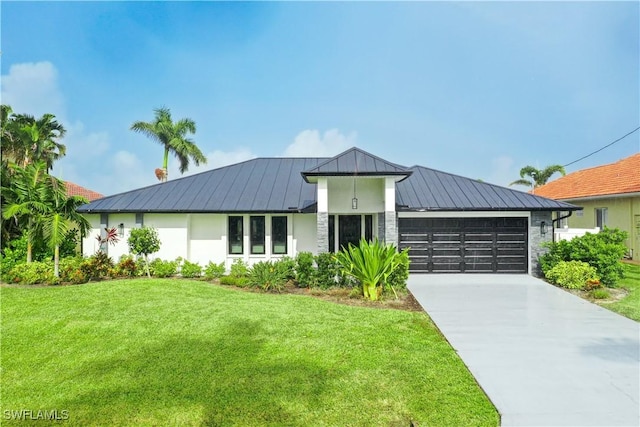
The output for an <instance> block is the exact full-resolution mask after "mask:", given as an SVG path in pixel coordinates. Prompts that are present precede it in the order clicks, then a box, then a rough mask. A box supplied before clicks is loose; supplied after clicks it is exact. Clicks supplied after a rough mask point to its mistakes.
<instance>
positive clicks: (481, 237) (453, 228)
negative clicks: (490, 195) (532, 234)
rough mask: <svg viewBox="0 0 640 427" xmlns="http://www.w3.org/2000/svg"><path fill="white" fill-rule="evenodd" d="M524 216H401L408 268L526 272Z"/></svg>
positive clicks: (443, 270) (424, 270)
mask: <svg viewBox="0 0 640 427" xmlns="http://www.w3.org/2000/svg"><path fill="white" fill-rule="evenodd" d="M527 224H528V220H527V219H526V218H400V220H399V223H398V225H399V234H400V245H399V247H400V249H403V248H406V247H410V248H411V249H410V251H409V257H410V259H411V264H412V265H411V266H410V271H414V272H432V273H446V272H465V273H491V272H505V273H507V272H509V273H526V272H527V269H528V262H527V256H528V255H527V254H528V249H527Z"/></svg>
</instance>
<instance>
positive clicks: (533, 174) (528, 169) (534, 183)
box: [509, 165, 566, 190]
mask: <svg viewBox="0 0 640 427" xmlns="http://www.w3.org/2000/svg"><path fill="white" fill-rule="evenodd" d="M554 173H560V174H562V176H565V175H566V172H565V170H564V167H562V166H560V165H551V166H547V167H546V168H544V169H536V168H534V167H533V166H525V167H523V168H522V169H520V179H518V180H515V181H513V182H512V183H511V184H509V186H511V185H526V186H527V187H531V188H532V189H533V190H535V189H536V188H538V187H540V186H541V185H545V184H546V183H547V181H549V179H550V178H551V176H552V175H553V174H554ZM525 176H528V177H530V178H531V179H524V177H525Z"/></svg>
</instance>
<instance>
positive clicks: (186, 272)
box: [180, 260, 202, 279]
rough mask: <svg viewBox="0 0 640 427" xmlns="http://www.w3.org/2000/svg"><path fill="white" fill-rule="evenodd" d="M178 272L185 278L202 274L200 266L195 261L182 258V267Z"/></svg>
mask: <svg viewBox="0 0 640 427" xmlns="http://www.w3.org/2000/svg"><path fill="white" fill-rule="evenodd" d="M180 274H181V275H182V277H186V278H190V279H192V278H195V277H200V276H202V266H201V265H200V264H198V263H197V262H195V263H194V262H190V261H188V260H184V262H183V263H182V268H181V269H180Z"/></svg>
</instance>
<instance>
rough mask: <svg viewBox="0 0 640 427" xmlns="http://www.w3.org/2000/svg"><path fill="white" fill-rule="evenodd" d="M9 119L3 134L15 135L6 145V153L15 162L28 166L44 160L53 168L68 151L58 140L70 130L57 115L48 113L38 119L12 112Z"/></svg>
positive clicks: (4, 148)
mask: <svg viewBox="0 0 640 427" xmlns="http://www.w3.org/2000/svg"><path fill="white" fill-rule="evenodd" d="M8 120H9V123H7V126H6V128H5V126H3V128H5V129H3V134H5V133H6V134H7V135H8V136H10V137H11V138H10V139H9V142H10V144H7V145H6V147H5V146H4V144H3V153H2V154H3V156H7V157H8V158H9V159H10V160H11V161H13V162H15V163H17V164H19V165H20V166H25V165H27V164H29V163H31V162H36V161H39V160H42V161H44V162H45V164H46V165H47V171H49V170H50V169H51V168H52V167H53V162H55V161H56V160H58V159H60V158H61V157H64V155H65V154H66V150H67V148H66V146H65V145H64V144H61V143H59V142H58V141H57V140H58V139H61V138H63V137H64V136H65V134H66V133H67V131H66V129H65V128H64V126H62V125H61V124H60V123H58V121H57V120H55V116H54V115H53V114H49V113H47V114H44V115H43V116H42V117H41V118H39V119H37V120H36V119H35V118H34V117H33V116H31V115H28V114H11V116H9V118H8Z"/></svg>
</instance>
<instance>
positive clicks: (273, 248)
mask: <svg viewBox="0 0 640 427" xmlns="http://www.w3.org/2000/svg"><path fill="white" fill-rule="evenodd" d="M276 220H278V221H284V235H282V236H278V237H280V239H276V232H275V229H276V227H275V222H276ZM288 226H289V224H288V218H287V217H286V216H272V217H271V253H272V254H273V255H286V254H288V253H289V245H288V243H289V242H288V237H289V236H288V234H289V233H288ZM276 245H279V246H282V245H284V252H281V251H276Z"/></svg>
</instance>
